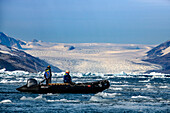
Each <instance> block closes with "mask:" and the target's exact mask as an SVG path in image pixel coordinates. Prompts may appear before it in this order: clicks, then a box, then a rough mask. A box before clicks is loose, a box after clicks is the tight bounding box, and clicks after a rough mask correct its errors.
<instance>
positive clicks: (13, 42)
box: [0, 32, 26, 49]
mask: <svg viewBox="0 0 170 113" xmlns="http://www.w3.org/2000/svg"><path fill="white" fill-rule="evenodd" d="M0 44H3V45H6V46H8V47H15V48H18V49H22V47H21V45H25V44H26V43H25V42H24V41H21V40H17V39H15V38H12V37H9V36H8V35H6V34H5V33H3V32H0Z"/></svg>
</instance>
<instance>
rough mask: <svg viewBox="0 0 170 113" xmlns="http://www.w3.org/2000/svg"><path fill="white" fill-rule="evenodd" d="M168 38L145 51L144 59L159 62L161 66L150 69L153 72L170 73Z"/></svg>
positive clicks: (169, 44) (169, 43) (169, 42)
mask: <svg viewBox="0 0 170 113" xmlns="http://www.w3.org/2000/svg"><path fill="white" fill-rule="evenodd" d="M169 48H170V40H168V41H166V42H164V43H162V44H160V45H158V46H156V47H155V48H153V49H151V50H150V51H148V52H147V57H148V58H147V59H145V60H144V61H147V62H150V63H154V64H159V65H161V66H162V69H161V70H150V71H148V72H151V71H155V72H161V73H167V74H170V49H169Z"/></svg>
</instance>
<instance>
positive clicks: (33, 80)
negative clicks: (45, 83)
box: [27, 78, 37, 87]
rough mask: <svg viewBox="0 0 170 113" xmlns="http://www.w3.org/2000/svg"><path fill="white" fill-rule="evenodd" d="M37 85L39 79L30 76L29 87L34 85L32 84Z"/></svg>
mask: <svg viewBox="0 0 170 113" xmlns="http://www.w3.org/2000/svg"><path fill="white" fill-rule="evenodd" d="M35 85H37V80H35V79H33V78H30V79H28V80H27V87H32V86H35Z"/></svg>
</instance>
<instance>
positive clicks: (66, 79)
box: [64, 73, 71, 83]
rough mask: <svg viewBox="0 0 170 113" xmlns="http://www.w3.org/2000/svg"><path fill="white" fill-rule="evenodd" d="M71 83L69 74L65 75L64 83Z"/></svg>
mask: <svg viewBox="0 0 170 113" xmlns="http://www.w3.org/2000/svg"><path fill="white" fill-rule="evenodd" d="M70 82H71V77H70V75H68V74H67V73H66V74H64V83H70Z"/></svg>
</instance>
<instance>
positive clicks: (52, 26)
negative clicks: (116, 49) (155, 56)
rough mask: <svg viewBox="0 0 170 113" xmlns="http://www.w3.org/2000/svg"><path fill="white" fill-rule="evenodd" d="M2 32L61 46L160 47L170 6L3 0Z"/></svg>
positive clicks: (168, 30)
mask: <svg viewBox="0 0 170 113" xmlns="http://www.w3.org/2000/svg"><path fill="white" fill-rule="evenodd" d="M0 32H4V33H6V34H8V35H9V36H11V37H14V38H17V39H22V40H25V41H31V40H32V39H37V40H42V41H45V42H56V43H120V44H132V43H133V44H160V43H162V42H165V41H167V40H169V39H170V0H0Z"/></svg>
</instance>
